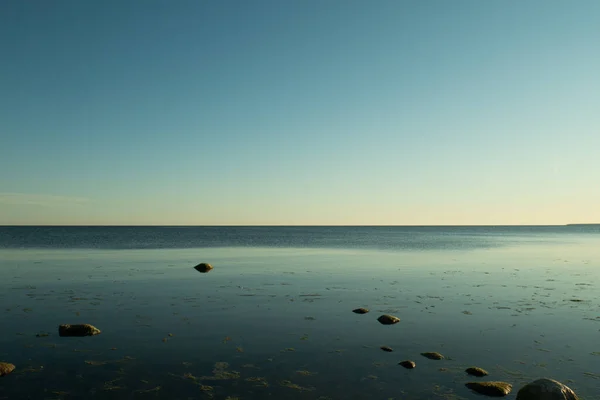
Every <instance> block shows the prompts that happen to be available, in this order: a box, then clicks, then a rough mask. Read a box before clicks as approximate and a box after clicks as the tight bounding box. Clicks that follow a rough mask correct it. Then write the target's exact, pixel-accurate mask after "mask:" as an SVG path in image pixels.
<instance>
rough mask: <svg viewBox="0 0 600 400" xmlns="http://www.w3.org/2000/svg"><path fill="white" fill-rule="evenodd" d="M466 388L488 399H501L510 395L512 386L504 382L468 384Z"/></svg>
mask: <svg viewBox="0 0 600 400" xmlns="http://www.w3.org/2000/svg"><path fill="white" fill-rule="evenodd" d="M465 386H466V387H468V388H469V389H471V390H472V391H474V392H476V393H479V394H483V395H486V396H490V397H503V396H506V395H507V394H509V393H510V391H511V390H512V385H511V384H510V383H506V382H498V381H490V382H468V383H466V384H465Z"/></svg>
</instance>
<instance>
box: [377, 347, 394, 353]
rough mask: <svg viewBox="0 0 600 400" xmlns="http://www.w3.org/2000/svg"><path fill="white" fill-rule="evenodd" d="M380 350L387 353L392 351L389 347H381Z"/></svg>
mask: <svg viewBox="0 0 600 400" xmlns="http://www.w3.org/2000/svg"><path fill="white" fill-rule="evenodd" d="M380 349H381V350H383V351H387V352H388V353H391V352H392V351H394V349H392V348H391V347H389V346H381V347H380Z"/></svg>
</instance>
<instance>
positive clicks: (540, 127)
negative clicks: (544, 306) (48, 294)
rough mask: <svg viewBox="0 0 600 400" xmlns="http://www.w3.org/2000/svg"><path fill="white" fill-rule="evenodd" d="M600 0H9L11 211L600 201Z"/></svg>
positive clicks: (24, 216) (526, 208)
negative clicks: (575, 0) (571, 0)
mask: <svg viewBox="0 0 600 400" xmlns="http://www.w3.org/2000/svg"><path fill="white" fill-rule="evenodd" d="M598 21H600V1H597V0H579V1H577V2H567V1H564V0H535V1H534V0H507V1H499V0H490V1H479V0H453V1H447V0H418V1H417V0H414V1H409V0H377V1H364V0H360V1H359V0H328V1H323V0H302V1H300V0H285V1H281V0H253V1H244V0H237V1H232V0H220V1H209V0H206V1H197V0H176V1H172V0H125V1H123V0H105V1H81V0H55V1H45V0H32V1H22V0H4V1H3V2H2V6H1V9H0V49H1V57H0V93H1V95H0V224H4V225H13V224H17V225H18V224H42V225H44V224H50V225H512V224H529V225H534V224H565V223H583V222H600V73H599V72H598V71H600V23H598Z"/></svg>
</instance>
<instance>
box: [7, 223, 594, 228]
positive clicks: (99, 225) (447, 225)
mask: <svg viewBox="0 0 600 400" xmlns="http://www.w3.org/2000/svg"><path fill="white" fill-rule="evenodd" d="M584 225H599V226H600V223H594V222H591V223H567V224H442V225H433V224H408V225H403V224H291V225H288V224H209V225H202V224H200V225H196V224H191V225H187V224H174V225H173V224H132V225H128V224H116V225H115V224H91V225H88V224H0V227H476V226H480V227H507V226H514V227H517V226H522V227H536V226H584Z"/></svg>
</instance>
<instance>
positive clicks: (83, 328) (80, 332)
mask: <svg viewBox="0 0 600 400" xmlns="http://www.w3.org/2000/svg"><path fill="white" fill-rule="evenodd" d="M99 333H101V331H100V329H98V328H96V327H95V326H93V325H90V324H77V325H70V324H64V325H60V326H59V327H58V335H59V336H94V335H97V334H99Z"/></svg>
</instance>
